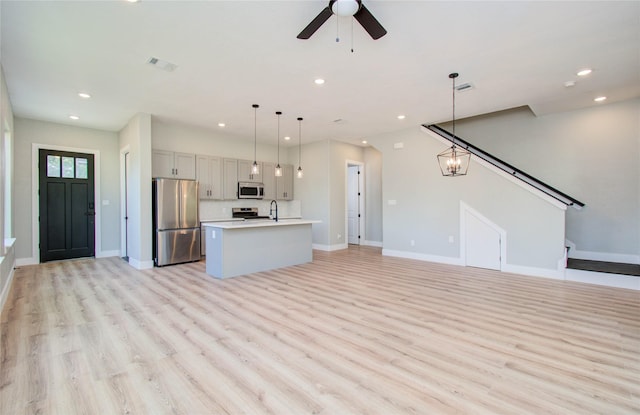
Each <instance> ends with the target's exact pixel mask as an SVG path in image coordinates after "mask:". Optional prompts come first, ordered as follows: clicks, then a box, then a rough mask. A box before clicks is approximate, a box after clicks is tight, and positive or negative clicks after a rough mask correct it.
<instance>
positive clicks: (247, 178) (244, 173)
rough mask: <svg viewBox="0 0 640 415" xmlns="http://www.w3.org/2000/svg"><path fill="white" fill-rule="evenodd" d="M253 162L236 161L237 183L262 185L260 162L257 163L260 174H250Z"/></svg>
mask: <svg viewBox="0 0 640 415" xmlns="http://www.w3.org/2000/svg"><path fill="white" fill-rule="evenodd" d="M252 165H253V161H250V160H238V181H239V182H258V183H262V162H258V167H259V169H260V172H259V173H258V174H251V166H252Z"/></svg>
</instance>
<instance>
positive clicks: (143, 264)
mask: <svg viewBox="0 0 640 415" xmlns="http://www.w3.org/2000/svg"><path fill="white" fill-rule="evenodd" d="M129 265H131V266H132V267H134V268H135V269H151V268H153V261H138V260H137V259H135V258H131V257H129Z"/></svg>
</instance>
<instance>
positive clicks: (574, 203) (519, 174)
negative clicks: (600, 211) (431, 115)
mask: <svg viewBox="0 0 640 415" xmlns="http://www.w3.org/2000/svg"><path fill="white" fill-rule="evenodd" d="M423 127H425V128H427V129H428V130H430V131H433V132H434V133H436V134H438V135H439V136H440V137H443V138H445V139H447V140H448V141H451V142H453V134H451V133H450V132H448V131H447V130H445V129H443V128H442V127H439V126H437V125H435V124H431V125H423ZM455 140H456V141H455V142H456V145H458V146H460V147H462V148H464V149H466V150H468V151H469V152H470V153H471V154H473V155H474V156H476V157H479V158H481V159H482V160H484V161H486V162H487V163H489V164H492V165H493V166H495V167H497V168H499V169H500V170H502V171H504V172H506V173H508V174H509V175H511V176H513V177H515V178H517V179H520V180H521V181H523V182H525V183H527V184H528V185H530V186H533V187H535V188H536V189H538V190H540V191H541V192H543V193H544V194H546V195H548V196H550V197H552V198H554V199H556V200H558V201H560V202H562V203H564V204H565V205H567V206H571V207H573V208H575V209H582V208H583V207H584V203H582V202H580V201H579V200H577V199H574V198H573V197H571V196H569V195H568V194H566V193H563V192H561V191H560V190H558V189H555V188H553V187H551V186H549V185H548V184H546V183H544V182H542V181H540V180H538V179H536V178H535V177H533V176H531V175H530V174H527V173H525V172H524V171H522V170H520V169H518V168H517V167H514V166H512V165H511V164H509V163H507V162H506V161H502V160H500V159H499V158H497V157H495V156H493V155H491V154H489V153H487V152H486V151H484V150H482V149H480V148H478V147H476V146H474V145H473V144H471V143H468V142H466V141H465V140H463V139H462V138H460V137H458V136H456V137H455Z"/></svg>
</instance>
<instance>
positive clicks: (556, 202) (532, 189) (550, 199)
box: [420, 126, 567, 210]
mask: <svg viewBox="0 0 640 415" xmlns="http://www.w3.org/2000/svg"><path fill="white" fill-rule="evenodd" d="M420 129H421V130H422V131H423V132H425V133H427V134H429V135H430V136H431V137H433V138H435V139H436V140H438V141H440V142H441V143H443V144H446V145H447V146H450V145H451V142H450V141H449V140H447V139H445V138H444V137H441V136H440V135H438V134H436V133H434V132H433V131H431V130H429V129H428V128H426V127H424V126H421V127H420ZM471 160H473V161H475V162H477V163H478V164H480V165H481V166H483V167H485V168H487V169H489V170H491V171H492V172H494V173H496V174H498V175H500V176H501V177H502V178H504V179H507V180H509V181H510V182H511V183H513V184H515V185H517V186H519V187H521V188H523V189H525V190H528V191H529V192H531V193H533V194H534V195H536V196H538V197H539V198H540V199H543V200H545V201H547V202H548V203H550V204H551V205H553V206H555V207H557V208H558V209H562V210H567V205H565V204H564V203H562V202H560V201H559V200H556V199H554V198H553V197H551V196H549V195H547V194H546V193H544V192H543V191H541V190H538V189H536V188H535V187H533V186H532V185H530V184H528V183H526V182H524V181H522V180H520V179H517V178H515V177H513V176H512V175H510V174H509V173H507V172H505V171H504V170H502V169H499V168H498V167H496V166H494V165H493V164H491V163H489V162H486V161H484V160H483V159H481V158H480V157H478V156H473V157H471Z"/></svg>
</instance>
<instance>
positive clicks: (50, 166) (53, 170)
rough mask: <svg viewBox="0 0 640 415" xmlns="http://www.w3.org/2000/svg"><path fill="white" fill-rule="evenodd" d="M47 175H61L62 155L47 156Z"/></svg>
mask: <svg viewBox="0 0 640 415" xmlns="http://www.w3.org/2000/svg"><path fill="white" fill-rule="evenodd" d="M47 177H60V156H51V155H48V156H47Z"/></svg>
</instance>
